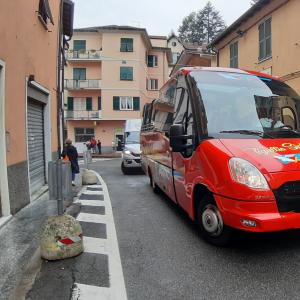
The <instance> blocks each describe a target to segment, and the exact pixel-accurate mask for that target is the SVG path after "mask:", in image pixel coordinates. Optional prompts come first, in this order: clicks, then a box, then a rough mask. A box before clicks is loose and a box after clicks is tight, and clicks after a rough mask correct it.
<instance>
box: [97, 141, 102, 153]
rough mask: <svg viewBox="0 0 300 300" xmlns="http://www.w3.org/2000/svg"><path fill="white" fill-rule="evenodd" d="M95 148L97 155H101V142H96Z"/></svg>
mask: <svg viewBox="0 0 300 300" xmlns="http://www.w3.org/2000/svg"><path fill="white" fill-rule="evenodd" d="M97 147H98V152H99V154H102V151H101V141H100V140H98V142H97Z"/></svg>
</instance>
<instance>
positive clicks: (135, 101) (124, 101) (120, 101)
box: [113, 96, 140, 110]
mask: <svg viewBox="0 0 300 300" xmlns="http://www.w3.org/2000/svg"><path fill="white" fill-rule="evenodd" d="M113 110H140V98H139V97H118V96H115V97H113Z"/></svg>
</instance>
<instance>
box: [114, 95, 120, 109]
mask: <svg viewBox="0 0 300 300" xmlns="http://www.w3.org/2000/svg"><path fill="white" fill-rule="evenodd" d="M113 110H120V97H116V96H114V97H113Z"/></svg>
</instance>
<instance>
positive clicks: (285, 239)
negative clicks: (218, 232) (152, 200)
mask: <svg viewBox="0 0 300 300" xmlns="http://www.w3.org/2000/svg"><path fill="white" fill-rule="evenodd" d="M149 189H150V187H149ZM158 198H159V199H161V200H163V203H164V204H165V205H166V206H168V208H169V209H171V210H173V212H174V213H175V214H176V215H177V216H178V217H179V218H180V219H181V221H182V222H183V223H184V224H185V226H187V227H189V229H190V230H191V231H193V232H194V234H195V235H197V236H198V238H199V239H201V236H200V234H199V232H198V228H197V225H196V224H195V222H194V221H192V220H191V219H190V218H189V216H188V215H187V213H186V212H185V211H184V210H183V209H182V208H181V207H179V206H178V205H177V204H175V203H174V202H173V201H172V200H171V199H170V198H169V197H167V196H166V195H165V194H164V193H163V192H162V191H161V192H160V194H159V197H158ZM211 247H213V248H215V246H211ZM226 249H227V250H232V251H234V252H236V253H239V252H240V253H241V254H251V255H253V256H255V255H259V254H263V253H264V254H266V253H278V252H286V251H289V250H300V229H297V230H288V231H281V232H269V233H252V232H246V231H239V230H234V235H233V239H232V242H231V243H230V245H228V246H227V247H226Z"/></svg>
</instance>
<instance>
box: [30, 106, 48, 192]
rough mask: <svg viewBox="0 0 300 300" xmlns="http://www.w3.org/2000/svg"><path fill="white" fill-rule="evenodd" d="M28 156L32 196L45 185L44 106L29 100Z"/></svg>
mask: <svg viewBox="0 0 300 300" xmlns="http://www.w3.org/2000/svg"><path fill="white" fill-rule="evenodd" d="M27 128H28V155H29V175H30V193H31V195H32V194H33V193H34V192H36V191H38V190H39V189H40V188H41V187H42V186H43V185H44V184H45V153H44V151H45V147H44V105H43V104H41V103H38V102H35V101H31V100H28V106H27Z"/></svg>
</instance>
